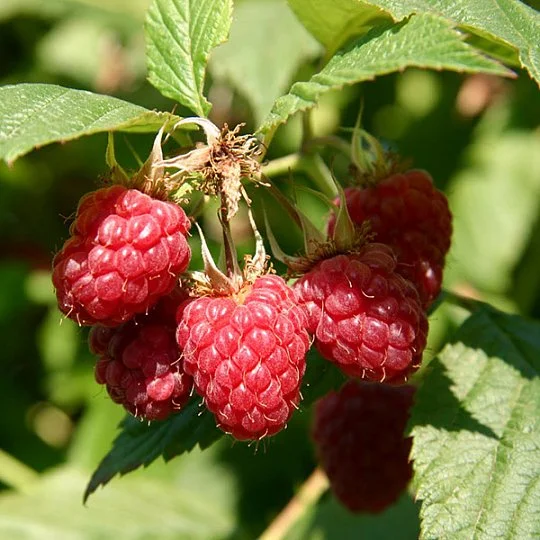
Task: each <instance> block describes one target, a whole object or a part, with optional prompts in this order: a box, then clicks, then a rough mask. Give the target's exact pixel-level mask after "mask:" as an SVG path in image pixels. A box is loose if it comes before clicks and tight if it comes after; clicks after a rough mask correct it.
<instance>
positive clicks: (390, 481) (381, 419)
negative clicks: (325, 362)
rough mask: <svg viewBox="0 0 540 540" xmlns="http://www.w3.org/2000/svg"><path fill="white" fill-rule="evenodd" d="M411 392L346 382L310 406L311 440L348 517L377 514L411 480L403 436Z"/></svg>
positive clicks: (407, 444) (407, 442)
mask: <svg viewBox="0 0 540 540" xmlns="http://www.w3.org/2000/svg"><path fill="white" fill-rule="evenodd" d="M413 396H414V388H413V387H412V386H401V387H393V386H387V385H382V384H377V383H362V382H358V381H352V380H350V381H348V382H347V383H345V385H344V386H343V387H342V388H341V390H340V391H339V392H337V393H336V392H331V393H330V394H328V395H326V396H325V397H324V398H322V399H320V400H319V401H318V402H317V403H316V405H315V415H314V424H313V430H312V436H313V439H314V441H315V446H316V451H317V455H318V458H319V462H320V464H321V466H322V468H323V469H324V471H325V472H326V475H327V476H328V479H329V481H330V486H331V488H332V491H333V492H334V494H335V496H336V497H337V498H338V500H339V501H340V502H341V503H342V504H343V505H344V506H346V507H347V508H348V509H349V510H350V511H351V512H368V513H377V512H381V511H382V510H384V509H385V508H387V507H388V506H389V505H391V504H392V503H393V502H395V501H396V500H397V499H398V497H399V496H400V495H401V493H402V492H403V491H404V490H405V488H406V487H407V484H408V483H409V480H410V479H411V478H412V474H413V471H412V466H411V463H410V462H409V452H410V449H411V442H412V441H411V438H405V437H404V435H403V432H404V430H405V426H406V423H407V419H408V416H409V409H410V407H411V406H412V402H413Z"/></svg>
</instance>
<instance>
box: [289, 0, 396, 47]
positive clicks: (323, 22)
mask: <svg viewBox="0 0 540 540" xmlns="http://www.w3.org/2000/svg"><path fill="white" fill-rule="evenodd" d="M287 2H288V4H289V5H290V6H291V9H292V10H293V11H294V13H295V14H296V16H297V17H298V19H299V20H300V21H301V22H302V24H303V25H304V26H305V27H306V28H307V29H308V30H309V31H310V32H311V34H312V35H313V36H315V37H316V38H317V39H318V40H319V41H320V42H321V43H322V44H323V45H324V46H325V47H326V49H327V50H328V51H330V52H332V51H335V50H337V49H338V48H339V47H340V46H341V45H342V44H343V43H345V42H346V41H347V40H348V39H350V38H351V37H353V36H360V35H362V34H365V33H366V32H368V31H369V30H371V28H372V27H373V26H377V25H378V24H381V23H384V22H389V21H391V20H392V17H391V16H390V15H389V14H388V13H387V12H385V11H384V10H382V9H380V8H379V7H377V6H372V5H369V4H368V3H366V2H362V1H360V0H333V1H332V2H328V0H287Z"/></svg>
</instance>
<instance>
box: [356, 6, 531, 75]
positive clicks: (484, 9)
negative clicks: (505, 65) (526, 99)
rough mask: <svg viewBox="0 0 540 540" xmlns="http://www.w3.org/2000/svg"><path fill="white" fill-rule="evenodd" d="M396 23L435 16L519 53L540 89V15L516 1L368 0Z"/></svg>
mask: <svg viewBox="0 0 540 540" xmlns="http://www.w3.org/2000/svg"><path fill="white" fill-rule="evenodd" d="M366 2H367V3H369V4H372V5H374V6H378V7H380V8H382V9H384V10H386V11H388V12H389V13H391V14H392V16H393V17H394V18H395V19H396V20H401V19H403V18H405V17H408V16H409V15H411V14H412V13H432V14H436V15H439V16H442V17H445V18H446V19H448V20H449V21H452V22H453V23H455V24H458V25H459V26H460V27H461V28H463V29H464V30H465V31H468V32H473V33H475V34H477V35H479V36H481V37H485V38H488V39H491V40H493V41H496V42H498V43H499V44H506V45H509V46H511V47H513V48H514V49H516V50H517V51H518V54H519V60H520V62H521V65H522V67H524V68H526V69H527V70H528V71H529V73H530V75H531V77H533V79H535V80H536V82H537V83H538V84H539V85H540V42H539V40H538V36H539V35H540V13H538V12H537V11H535V10H534V9H533V8H531V7H529V6H527V5H526V4H524V3H523V2H518V1H516V0H455V1H452V2H448V1H447V0H406V1H403V0H366Z"/></svg>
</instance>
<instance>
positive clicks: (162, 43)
mask: <svg viewBox="0 0 540 540" xmlns="http://www.w3.org/2000/svg"><path fill="white" fill-rule="evenodd" d="M231 18H232V0H153V2H152V4H151V5H150V7H149V9H148V14H147V17H146V23H145V30H146V45H147V47H146V55H147V61H148V72H149V77H148V78H149V81H150V82H151V83H152V84H153V85H154V86H155V87H156V88H157V89H158V90H159V91H160V92H161V93H162V94H163V95H165V96H167V97H170V98H172V99H175V100H177V101H178V102H180V103H181V104H182V105H185V106H186V107H188V108H190V109H191V110H192V111H193V112H195V113H196V114H197V115H199V116H206V115H207V114H208V112H209V111H210V107H211V106H210V103H208V101H207V100H206V98H205V97H204V95H203V87H204V76H205V71H206V64H207V62H208V55H209V54H210V51H211V50H212V49H213V48H214V47H216V46H217V45H219V44H220V43H223V42H224V41H225V40H226V39H227V35H228V33H229V27H230V25H231Z"/></svg>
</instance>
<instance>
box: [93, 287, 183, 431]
mask: <svg viewBox="0 0 540 540" xmlns="http://www.w3.org/2000/svg"><path fill="white" fill-rule="evenodd" d="M178 303H179V302H178V300H177V299H176V301H174V298H171V296H168V297H165V298H164V299H162V300H161V301H160V302H159V303H158V304H157V306H156V307H155V308H154V309H153V310H152V311H151V313H150V314H149V315H138V316H136V317H135V318H134V319H133V320H131V321H128V322H127V323H125V324H123V325H121V326H118V327H116V328H110V327H107V326H94V327H93V328H92V330H91V331H90V335H89V345H90V350H91V351H92V352H93V353H94V354H97V355H99V356H100V358H99V360H98V362H97V364H96V368H95V376H96V381H97V382H98V383H99V384H104V385H106V387H107V391H108V392H109V395H110V396H111V398H112V400H113V401H114V402H116V403H120V404H122V405H123V406H124V407H125V408H126V409H127V410H128V411H129V412H130V413H131V414H133V415H134V416H138V417H141V418H144V419H146V420H163V419H165V418H166V417H167V416H169V415H170V414H171V413H173V412H174V411H176V410H178V409H180V408H181V407H182V406H183V405H185V403H186V402H187V401H188V399H189V395H190V392H191V389H192V387H193V380H192V378H191V377H190V376H189V375H187V374H186V373H185V372H184V370H183V365H182V362H181V360H180V350H179V349H178V344H177V343H176V339H175V331H176V315H175V312H176V307H177V306H178Z"/></svg>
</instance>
